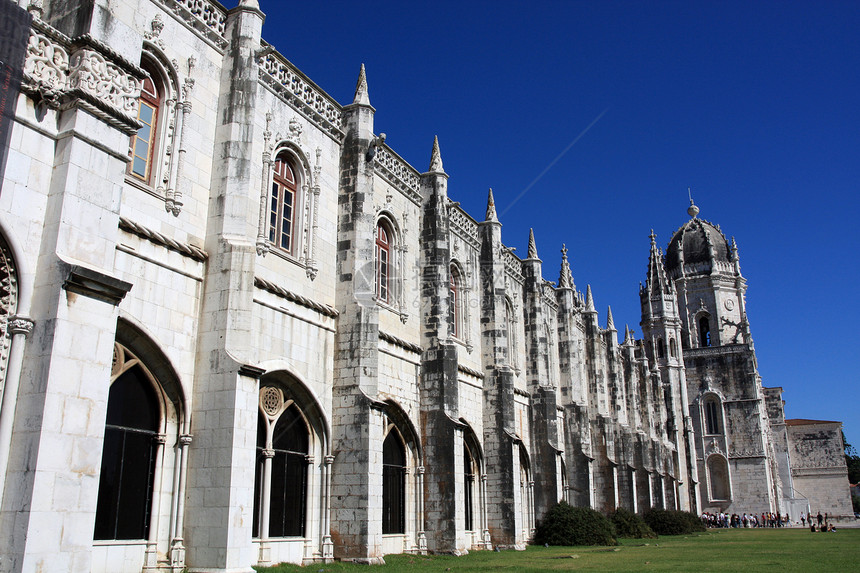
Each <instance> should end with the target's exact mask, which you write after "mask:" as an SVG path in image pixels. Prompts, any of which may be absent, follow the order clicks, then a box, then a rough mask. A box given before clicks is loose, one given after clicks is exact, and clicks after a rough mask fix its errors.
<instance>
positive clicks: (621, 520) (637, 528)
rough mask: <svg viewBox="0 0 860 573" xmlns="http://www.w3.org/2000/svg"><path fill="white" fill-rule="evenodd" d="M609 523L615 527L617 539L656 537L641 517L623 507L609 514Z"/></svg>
mask: <svg viewBox="0 0 860 573" xmlns="http://www.w3.org/2000/svg"><path fill="white" fill-rule="evenodd" d="M609 521H611V522H612V524H613V525H614V526H615V531H616V532H617V533H618V537H624V538H627V539H652V538H654V537H657V534H656V533H654V530H653V529H651V528H650V527H648V524H647V523H645V520H644V519H642V516H641V515H639V514H636V513H633V512H632V511H628V510H626V509H624V508H623V507H619V508H618V509H616V510H615V511H614V512H612V513H611V514H609Z"/></svg>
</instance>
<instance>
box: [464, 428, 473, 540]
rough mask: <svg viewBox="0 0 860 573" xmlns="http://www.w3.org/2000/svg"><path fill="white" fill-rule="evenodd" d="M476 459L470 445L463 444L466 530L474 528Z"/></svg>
mask: <svg viewBox="0 0 860 573" xmlns="http://www.w3.org/2000/svg"><path fill="white" fill-rule="evenodd" d="M474 466H475V460H474V459H473V458H472V453H471V452H470V451H469V446H467V445H466V444H463V474H464V476H465V482H466V483H465V491H466V531H472V530H473V529H474V515H473V506H472V504H473V503H474V495H473V493H474V487H475V471H474Z"/></svg>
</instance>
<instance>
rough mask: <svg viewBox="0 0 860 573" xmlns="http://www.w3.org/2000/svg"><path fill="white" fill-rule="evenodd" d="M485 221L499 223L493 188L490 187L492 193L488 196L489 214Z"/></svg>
mask: <svg viewBox="0 0 860 573" xmlns="http://www.w3.org/2000/svg"><path fill="white" fill-rule="evenodd" d="M484 221H487V222H493V223H498V222H499V218H498V217H497V216H496V202H495V201H493V188H492V187H490V194H489V196H488V197H487V216H486V217H485V218H484Z"/></svg>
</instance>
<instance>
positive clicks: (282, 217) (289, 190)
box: [269, 155, 298, 253]
mask: <svg viewBox="0 0 860 573" xmlns="http://www.w3.org/2000/svg"><path fill="white" fill-rule="evenodd" d="M297 203H298V180H297V178H296V173H295V169H294V168H293V166H292V165H291V164H290V162H289V160H288V159H287V158H286V157H285V156H284V155H279V156H278V158H277V159H276V160H275V166H274V174H273V177H272V194H271V200H270V202H269V241H270V242H271V243H274V244H275V246H276V247H277V248H278V249H280V250H282V251H286V252H288V253H292V252H293V248H294V247H295V231H296V211H298V204H297Z"/></svg>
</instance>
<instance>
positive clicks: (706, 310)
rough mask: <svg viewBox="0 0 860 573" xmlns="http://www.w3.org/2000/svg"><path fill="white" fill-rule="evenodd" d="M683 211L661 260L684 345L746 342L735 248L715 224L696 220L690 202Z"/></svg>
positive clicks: (695, 210) (742, 291)
mask: <svg viewBox="0 0 860 573" xmlns="http://www.w3.org/2000/svg"><path fill="white" fill-rule="evenodd" d="M687 213H688V214H689V215H690V220H689V221H687V222H686V223H684V224H683V225H682V226H681V228H679V229H678V230H677V231H675V234H674V235H672V239H671V240H670V241H669V246H668V247H667V249H666V256H665V267H666V274H667V275H668V277H669V279H670V280H672V281H673V282H674V284H675V288H676V292H677V295H678V307H679V309H678V310H679V312H680V315H681V322H682V343H683V346H684V348H702V347H707V346H724V345H727V344H741V343H750V344H751V343H752V339H751V337H750V334H749V323H748V322H747V318H746V305H745V300H744V294H745V293H746V279H744V278H743V276H742V275H741V267H740V263H739V260H738V249H737V244H736V243H735V240H734V238H732V240H731V242H729V241H728V240H727V239H726V236H725V235H724V234H723V232H722V231H721V230H720V227H719V225H714V224H712V223H710V222H708V221H705V220H704V219H700V218H699V217H698V215H699V208H698V207H697V206H696V205H695V204H694V203H693V200H692V199H691V200H690V207H689V209H687Z"/></svg>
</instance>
